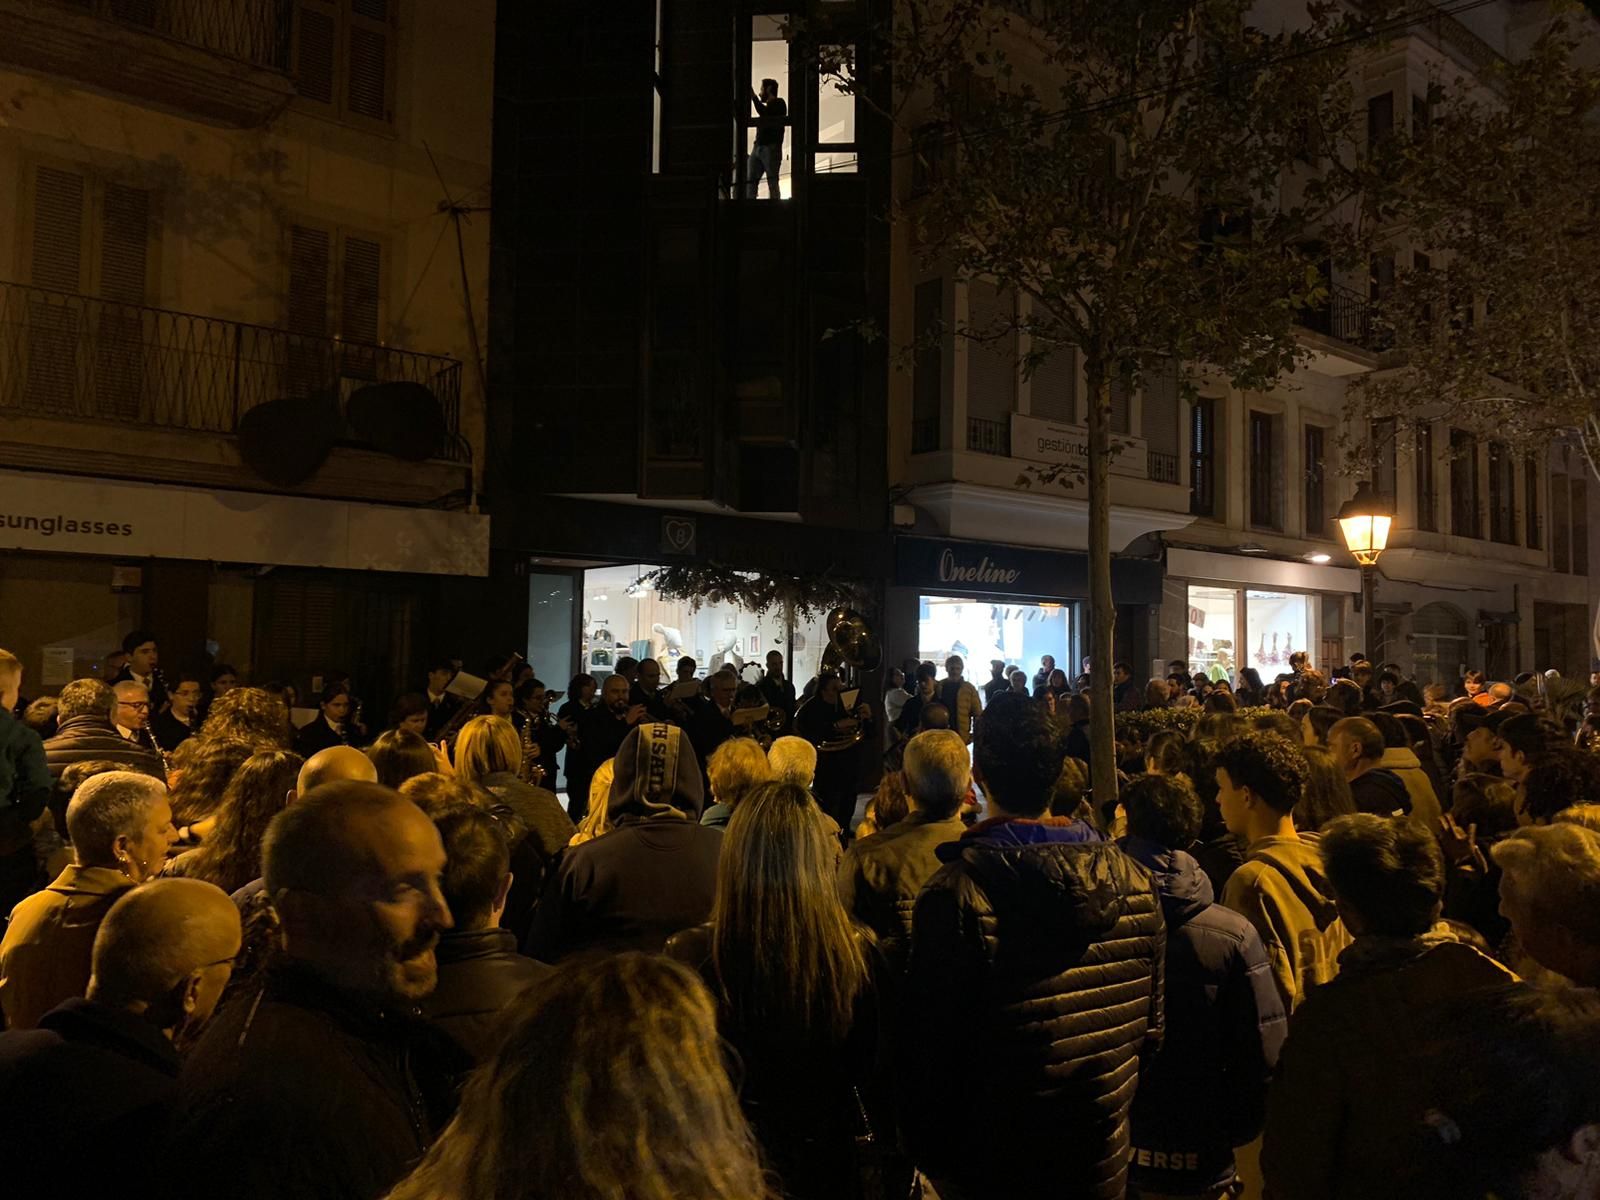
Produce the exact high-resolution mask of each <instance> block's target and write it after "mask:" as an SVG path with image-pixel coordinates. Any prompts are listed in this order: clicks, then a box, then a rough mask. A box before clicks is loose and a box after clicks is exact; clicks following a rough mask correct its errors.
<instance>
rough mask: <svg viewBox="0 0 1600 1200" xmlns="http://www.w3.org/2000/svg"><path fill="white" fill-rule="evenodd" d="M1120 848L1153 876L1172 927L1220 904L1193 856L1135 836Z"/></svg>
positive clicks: (1153, 881)
mask: <svg viewBox="0 0 1600 1200" xmlns="http://www.w3.org/2000/svg"><path fill="white" fill-rule="evenodd" d="M1117 845H1119V846H1121V847H1122V849H1123V852H1124V853H1125V854H1127V856H1128V857H1129V858H1131V859H1133V861H1134V862H1136V863H1138V864H1139V865H1140V866H1141V867H1143V868H1144V869H1145V870H1146V871H1148V872H1149V873H1150V882H1151V883H1152V884H1153V885H1154V886H1155V889H1156V894H1157V895H1158V896H1160V897H1161V912H1162V915H1163V916H1164V917H1166V919H1167V924H1168V925H1172V926H1177V925H1182V924H1184V923H1185V922H1186V921H1188V920H1189V919H1190V918H1191V917H1194V916H1195V915H1196V914H1198V913H1200V912H1203V911H1204V910H1205V909H1207V908H1209V907H1210V906H1211V905H1212V903H1213V902H1214V901H1215V900H1216V893H1215V892H1213V891H1212V889H1211V880H1210V879H1208V878H1206V873H1205V871H1204V870H1202V869H1201V867H1200V864H1199V863H1198V862H1197V861H1196V860H1195V859H1194V857H1193V856H1192V855H1189V854H1185V853H1184V852H1183V851H1182V850H1169V849H1168V848H1167V847H1165V846H1163V845H1161V844H1160V843H1159V842H1151V841H1147V840H1145V839H1144V838H1140V837H1133V836H1131V835H1130V836H1128V837H1125V838H1123V839H1122V840H1121V841H1119V842H1118V843H1117Z"/></svg>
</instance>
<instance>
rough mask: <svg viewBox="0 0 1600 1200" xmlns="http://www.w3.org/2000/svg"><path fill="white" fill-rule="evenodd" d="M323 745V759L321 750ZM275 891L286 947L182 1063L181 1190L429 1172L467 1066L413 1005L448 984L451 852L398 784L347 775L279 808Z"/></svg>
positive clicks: (351, 1187) (312, 1185) (236, 1192)
mask: <svg viewBox="0 0 1600 1200" xmlns="http://www.w3.org/2000/svg"><path fill="white" fill-rule="evenodd" d="M318 757H320V755H319V756H318ZM262 868H263V880H264V887H265V894H266V896H267V897H268V898H270V900H271V904H272V907H273V909H274V910H275V912H276V913H277V916H278V921H279V924H280V926H281V929H282V946H281V949H280V951H279V953H278V956H277V958H276V959H275V960H274V961H273V962H272V963H270V964H269V965H268V967H267V969H266V971H265V972H264V974H263V979H262V983H261V988H260V993H259V998H257V999H253V1000H250V1001H246V1000H244V999H241V1000H240V1002H239V1003H230V1004H229V1005H228V1007H227V1008H226V1009H225V1010H224V1012H223V1013H222V1016H221V1017H220V1018H219V1019H218V1020H217V1021H216V1022H215V1023H214V1024H213V1025H212V1026H211V1028H210V1029H208V1030H207V1031H206V1034H205V1036H204V1037H202V1038H201V1039H200V1042H199V1044H198V1045H197V1046H196V1047H195V1049H194V1052H193V1054H192V1055H191V1056H190V1059H189V1061H188V1062H187V1063H186V1064H185V1067H184V1071H183V1076H182V1085H183V1091H184V1103H183V1111H182V1113H181V1115H180V1121H179V1125H178V1131H177V1140H176V1142H175V1143H174V1145H173V1154H174V1155H181V1157H182V1161H183V1163H184V1170H183V1171H182V1172H180V1173H178V1176H176V1177H175V1178H174V1179H172V1180H169V1183H172V1184H173V1186H175V1188H176V1190H177V1192H178V1194H179V1195H180V1196H181V1195H185V1194H190V1195H194V1196H196V1197H199V1196H202V1195H204V1196H208V1197H210V1196H215V1195H216V1189H217V1186H218V1184H217V1181H218V1180H226V1181H227V1188H226V1190H227V1192H228V1194H229V1196H230V1197H238V1198H240V1200H256V1198H260V1200H267V1198H268V1197H272V1198H274V1200H276V1198H279V1197H284V1196H295V1197H311V1198H315V1197H329V1198H330V1200H331V1198H333V1197H339V1198H341V1200H350V1198H366V1197H371V1198H372V1200H376V1198H377V1197H379V1196H382V1195H384V1194H385V1193H386V1192H388V1190H389V1189H390V1188H391V1187H393V1186H394V1184H395V1183H396V1182H397V1181H398V1180H399V1179H400V1178H401V1177H402V1176H403V1175H405V1174H406V1172H407V1171H409V1170H410V1168H411V1167H412V1166H414V1165H415V1164H416V1162H417V1160H418V1159H420V1158H421V1156H422V1154H423V1152H424V1151H425V1150H426V1149H427V1148H428V1144H429V1143H430V1142H431V1141H432V1139H433V1136H434V1134H435V1133H436V1132H437V1131H438V1130H439V1129H440V1128H441V1127H442V1124H443V1122H444V1121H445V1120H446V1119H447V1118H448V1116H449V1111H450V1108H451V1107H452V1105H453V1102H454V1101H453V1089H452V1086H451V1080H452V1078H453V1077H454V1076H455V1075H456V1074H457V1073H458V1072H461V1071H463V1070H465V1069H466V1068H467V1067H468V1066H469V1065H470V1063H469V1062H468V1061H467V1060H466V1059H465V1058H464V1056H463V1055H462V1054H461V1052H460V1051H459V1050H458V1049H457V1048H456V1047H455V1046H454V1044H453V1043H451V1042H450V1041H449V1039H448V1038H446V1037H445V1036H444V1035H443V1034H440V1033H439V1032H437V1031H436V1030H433V1029H431V1028H430V1027H429V1026H427V1025H425V1024H423V1023H422V1022H421V1021H420V1020H419V1019H418V1016H417V1011H416V1007H417V1004H418V1002H419V1001H421V1000H422V999H424V998H425V997H426V996H428V994H429V993H431V992H432V991H433V989H434V985H435V983H436V981H437V977H438V964H437V961H436V959H435V957H434V947H435V946H436V945H437V943H438V940H439V935H440V933H441V932H443V931H445V930H448V929H450V928H451V927H452V924H453V922H452V919H451V916H450V910H449V908H448V906H447V904H446V901H445V898H444V895H443V893H442V891H441V888H440V881H441V878H442V876H443V873H444V870H445V852H444V845H443V842H442V841H441V840H440V837H439V833H438V830H437V829H435V827H434V824H433V822H432V821H430V820H429V819H428V817H427V816H426V815H425V814H424V813H423V812H422V810H421V809H419V808H418V807H417V806H416V805H414V804H412V803H411V802H410V801H409V800H407V799H405V798H404V797H402V796H401V795H400V794H399V793H398V792H396V791H394V790H393V789H391V788H386V787H383V786H381V785H379V784H377V783H372V782H367V781H363V780H350V779H344V780H337V781H335V782H332V783H323V784H321V785H320V786H317V787H314V788H312V789H311V790H310V791H309V792H307V793H306V794H305V795H303V796H299V797H298V798H297V799H296V801H295V803H294V804H292V805H290V806H289V807H288V808H286V809H284V810H283V811H282V812H280V813H279V814H278V815H277V816H275V817H274V818H273V819H272V824H271V825H270V826H268V828H267V834H266V838H265V840H264V842H263V844H262Z"/></svg>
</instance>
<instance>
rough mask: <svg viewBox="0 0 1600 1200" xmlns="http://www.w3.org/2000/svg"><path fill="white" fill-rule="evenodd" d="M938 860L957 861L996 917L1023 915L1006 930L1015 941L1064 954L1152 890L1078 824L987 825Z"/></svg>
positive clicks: (1135, 869) (947, 847)
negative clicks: (1063, 952)
mask: <svg viewBox="0 0 1600 1200" xmlns="http://www.w3.org/2000/svg"><path fill="white" fill-rule="evenodd" d="M1047 821H1048V818H1047ZM935 853H936V854H937V855H938V856H939V858H940V859H941V860H943V861H945V862H951V861H959V862H960V863H961V864H962V866H963V867H964V868H965V871H966V874H967V875H968V877H969V878H970V879H971V880H972V881H973V882H974V883H975V884H977V886H978V887H979V888H981V889H982V891H983V893H984V895H985V896H986V897H987V898H988V901H989V903H990V905H991V906H992V908H993V909H994V910H995V911H996V912H997V913H1025V914H1027V920H1026V921H1016V922H1014V923H1013V924H1012V925H1011V926H1009V927H1008V928H1009V930H1010V935H1011V936H1012V937H1013V938H1015V939H1016V940H1017V941H1019V942H1035V941H1036V942H1039V943H1042V944H1045V945H1050V946H1055V947H1058V948H1060V949H1061V950H1064V951H1068V952H1076V951H1077V950H1081V948H1082V947H1083V946H1084V945H1086V944H1088V943H1089V942H1092V941H1094V940H1096V939H1097V938H1099V937H1102V936H1104V935H1105V934H1106V933H1107V932H1108V931H1109V930H1110V929H1111V928H1112V927H1113V926H1115V925H1116V923H1117V921H1118V920H1119V919H1120V918H1122V917H1123V916H1125V915H1127V914H1128V913H1130V912H1131V911H1132V907H1131V905H1132V900H1133V897H1134V896H1135V895H1136V894H1138V893H1146V894H1148V892H1149V890H1150V880H1149V877H1148V876H1147V875H1146V874H1145V872H1144V869H1143V868H1142V867H1140V866H1139V865H1138V864H1137V863H1135V862H1134V861H1133V860H1132V859H1131V858H1129V857H1128V856H1127V855H1126V854H1124V853H1123V852H1122V851H1121V850H1119V849H1118V848H1117V847H1115V846H1113V845H1111V844H1110V843H1108V842H1104V841H1101V840H1100V837H1099V834H1097V833H1096V832H1095V831H1094V830H1093V829H1092V828H1090V827H1089V826H1088V825H1085V824H1084V823H1083V822H1082V821H1062V820H1061V819H1060V818H1057V820H1056V823H1046V822H1041V821H1031V820H1018V819H1014V818H1005V819H1001V820H996V821H985V822H983V823H982V824H979V825H975V826H973V828H972V829H970V830H968V831H967V833H966V835H965V836H964V837H962V838H961V839H960V840H959V841H956V842H947V843H946V844H944V845H942V846H940V847H939V848H938V849H937V850H936V851H935Z"/></svg>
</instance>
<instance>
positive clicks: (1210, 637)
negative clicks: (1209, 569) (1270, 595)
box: [1189, 587, 1239, 683]
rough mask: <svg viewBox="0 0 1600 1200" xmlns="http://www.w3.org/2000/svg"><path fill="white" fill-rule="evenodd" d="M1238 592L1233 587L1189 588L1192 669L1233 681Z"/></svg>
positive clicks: (1235, 667)
mask: <svg viewBox="0 0 1600 1200" xmlns="http://www.w3.org/2000/svg"><path fill="white" fill-rule="evenodd" d="M1238 612H1239V593H1238V591H1236V590H1235V589H1234V588H1221V587H1191V588H1190V589H1189V672H1190V674H1195V673H1197V672H1204V673H1205V674H1206V675H1207V676H1208V677H1209V678H1211V679H1214V680H1216V679H1226V680H1228V681H1229V682H1230V683H1231V682H1232V681H1233V674H1234V672H1235V671H1236V670H1238V662H1237V659H1236V658H1235V653H1236V648H1235V646H1234V638H1235V637H1236V636H1237V628H1238Z"/></svg>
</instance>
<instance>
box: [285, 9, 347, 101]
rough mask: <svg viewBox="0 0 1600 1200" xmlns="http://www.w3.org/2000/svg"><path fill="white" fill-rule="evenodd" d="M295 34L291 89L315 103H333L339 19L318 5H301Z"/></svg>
mask: <svg viewBox="0 0 1600 1200" xmlns="http://www.w3.org/2000/svg"><path fill="white" fill-rule="evenodd" d="M297 20H298V26H299V27H298V29H297V30H296V33H295V72H294V82H295V90H296V91H297V92H299V94H300V95H301V96H302V97H304V98H305V99H307V100H315V101H316V102H317V103H318V104H332V103H333V77H334V64H335V61H336V59H337V57H338V51H339V19H338V17H337V16H336V15H335V14H334V13H333V12H331V11H329V10H328V9H326V8H324V7H322V6H321V5H315V4H302V5H300V6H299V8H298V11H297Z"/></svg>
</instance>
